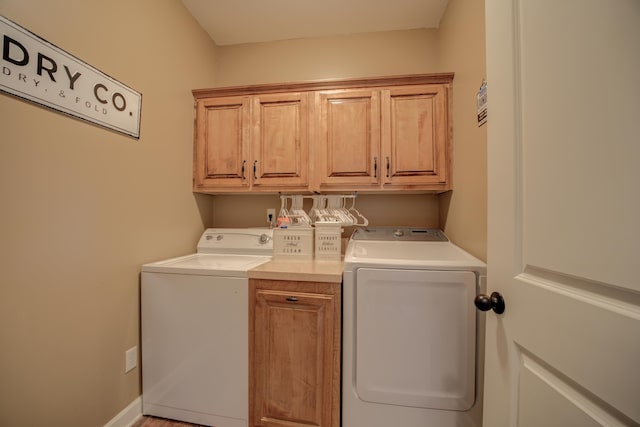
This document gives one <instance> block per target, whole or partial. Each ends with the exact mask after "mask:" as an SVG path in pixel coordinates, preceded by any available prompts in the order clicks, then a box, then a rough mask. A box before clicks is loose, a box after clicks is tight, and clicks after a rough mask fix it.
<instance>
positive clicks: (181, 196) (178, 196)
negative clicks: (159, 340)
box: [0, 0, 215, 427]
mask: <svg viewBox="0 0 640 427" xmlns="http://www.w3.org/2000/svg"><path fill="white" fill-rule="evenodd" d="M0 14H2V15H3V16H5V17H7V18H9V19H11V20H13V21H14V22H17V23H18V24H20V25H22V26H24V27H26V28H27V29H29V30H31V31H33V32H34V33H36V34H37V35H39V36H41V37H43V38H44V39H46V40H48V41H50V42H52V43H54V44H56V45H57V46H59V47H61V48H63V49H65V50H67V51H68V52H70V53H72V54H73V55H75V56H77V57H78V58H80V59H82V60H83V61H85V62H87V63H89V64H91V65H93V66H95V67H96V68H98V69H100V70H101V71H103V72H105V73H107V74H109V75H111V76H113V77H114V78H116V79H118V80H120V81H121V82H123V83H125V84H127V85H129V86H131V87H133V88H134V89H136V90H138V91H140V92H142V94H143V104H142V125H141V135H142V136H141V138H140V140H139V141H136V140H135V139H132V138H128V137H126V136H122V135H120V134H118V133H115V132H112V131H109V130H106V129H103V128H100V127H97V126H93V125H90V124H87V123H85V122H81V121H79V120H75V119H72V118H70V117H67V116H64V115H61V114H58V113H55V112H53V111H50V110H47V109H44V108H42V107H39V106H36V105H33V104H30V103H28V102H24V101H21V100H18V99H16V98H14V97H11V96H8V95H5V94H0V122H1V126H0V135H1V136H0V195H1V197H2V202H1V203H2V209H0V227H1V234H2V237H1V239H0V248H1V249H2V251H1V254H0V255H1V257H0V276H1V277H0V349H1V350H0V425H2V426H51V427H55V426H60V427H75V426H78V427H85V426H101V425H104V424H105V423H106V422H108V421H109V420H110V419H112V418H113V417H114V416H115V415H116V414H117V413H118V412H120V410H122V409H123V408H124V407H126V406H127V405H128V404H129V403H131V402H132V401H133V400H134V399H136V397H138V396H139V395H140V370H139V369H135V370H134V371H132V372H130V373H128V374H125V373H124V362H125V350H127V349H129V348H130V347H133V346H134V345H137V344H138V338H139V292H140V291H139V272H140V265H141V264H142V263H144V262H148V261H152V260H157V259H161V258H165V257H169V256H174V255H179V254H183V253H188V252H192V251H193V250H194V247H195V242H196V241H197V238H198V237H199V235H200V234H201V232H202V231H203V228H204V227H205V226H208V225H210V222H211V215H212V212H211V203H210V197H209V196H200V195H196V196H194V195H193V194H192V193H191V167H192V139H193V136H192V135H193V107H192V106H193V99H192V96H191V89H192V88H194V87H203V86H212V85H213V84H214V77H215V75H214V70H215V67H214V59H215V46H214V44H213V43H212V42H211V40H210V39H209V38H208V36H207V35H206V33H205V32H204V31H202V30H201V29H200V28H199V27H198V26H197V25H196V22H195V20H194V19H193V18H192V17H191V16H190V15H189V14H188V13H187V12H186V11H185V9H184V8H183V6H182V3H181V2H180V1H178V0H138V1H129V0H113V1H108V2H104V1H98V0H86V1H81V2H80V1H72V0H30V1H28V2H26V1H24V0H2V1H1V2H0Z"/></svg>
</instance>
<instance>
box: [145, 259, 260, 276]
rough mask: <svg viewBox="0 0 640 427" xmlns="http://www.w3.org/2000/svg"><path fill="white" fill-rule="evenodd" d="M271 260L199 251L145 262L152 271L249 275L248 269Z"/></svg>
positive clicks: (146, 267) (209, 274)
mask: <svg viewBox="0 0 640 427" xmlns="http://www.w3.org/2000/svg"><path fill="white" fill-rule="evenodd" d="M270 260H271V257H270V256H260V255H239V254H207V253H197V254H191V255H185V256H181V257H177V258H171V259H167V260H164V261H158V262H152V263H149V264H144V265H143V266H142V271H144V272H151V273H172V274H183V275H184V274H196V275H201V276H202V275H204V276H232V277H247V271H248V270H250V269H252V268H254V267H257V266H259V265H260V264H264V263H265V262H268V261H270Z"/></svg>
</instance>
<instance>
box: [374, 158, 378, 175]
mask: <svg viewBox="0 0 640 427" xmlns="http://www.w3.org/2000/svg"><path fill="white" fill-rule="evenodd" d="M373 177H374V178H377V177H378V158H377V157H374V158H373Z"/></svg>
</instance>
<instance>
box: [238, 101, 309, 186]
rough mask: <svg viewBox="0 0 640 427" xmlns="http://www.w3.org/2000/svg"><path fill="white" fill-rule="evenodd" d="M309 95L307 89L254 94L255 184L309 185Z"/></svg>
mask: <svg viewBox="0 0 640 427" xmlns="http://www.w3.org/2000/svg"><path fill="white" fill-rule="evenodd" d="M308 99H309V95H308V94H307V93H279V94H266V95H256V96H253V97H252V103H253V105H252V116H253V117H252V128H251V140H252V147H253V150H252V151H253V159H252V165H251V168H252V169H251V173H252V179H253V186H254V187H256V188H259V187H265V186H271V187H274V188H276V187H277V188H278V189H286V188H294V189H295V188H299V189H305V188H306V187H307V186H308V169H309V160H308V157H309V136H308V128H309V126H308V123H309V106H308V104H309V102H308Z"/></svg>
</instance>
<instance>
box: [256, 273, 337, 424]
mask: <svg viewBox="0 0 640 427" xmlns="http://www.w3.org/2000/svg"><path fill="white" fill-rule="evenodd" d="M276 283H278V282H276ZM289 283H295V282H289ZM297 285H298V288H300V289H304V286H305V284H302V287H300V283H297ZM325 285H326V284H325ZM338 286H339V285H338ZM273 287H274V286H269V288H273ZM275 287H278V286H275ZM252 291H253V292H252V298H253V310H252V318H251V320H250V322H251V323H250V324H251V327H252V328H253V331H250V336H251V337H252V339H251V340H250V348H251V349H252V351H251V354H252V364H251V367H250V371H251V375H250V382H252V384H251V386H250V388H251V392H250V393H251V396H250V405H251V408H250V426H261V427H284V426H287V427H298V426H300V427H302V426H305V427H309V426H323V427H331V426H336V427H337V426H338V425H339V407H340V406H339V405H340V402H339V394H336V393H335V390H339V386H340V379H339V370H336V367H337V366H338V367H339V336H340V335H339V325H340V323H339V311H338V310H339V296H338V295H337V294H321V293H311V292H299V291H287V290H284V289H282V290H278V289H260V288H259V289H255V288H254V287H253V286H252ZM336 374H337V375H336Z"/></svg>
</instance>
